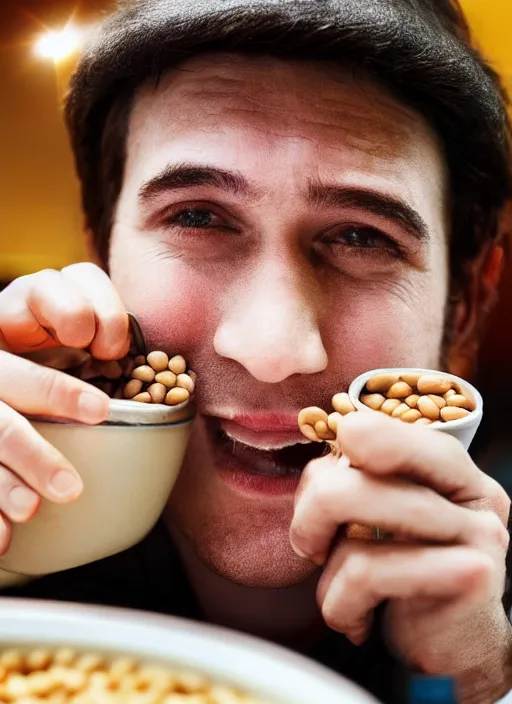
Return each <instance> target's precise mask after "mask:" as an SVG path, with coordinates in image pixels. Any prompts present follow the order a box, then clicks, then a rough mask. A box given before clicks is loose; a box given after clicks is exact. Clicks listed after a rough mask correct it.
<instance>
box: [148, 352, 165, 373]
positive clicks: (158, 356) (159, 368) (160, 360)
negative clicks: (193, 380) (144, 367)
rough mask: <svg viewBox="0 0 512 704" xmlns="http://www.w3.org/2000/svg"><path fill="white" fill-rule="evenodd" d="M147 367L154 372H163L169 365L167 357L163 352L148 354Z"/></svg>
mask: <svg viewBox="0 0 512 704" xmlns="http://www.w3.org/2000/svg"><path fill="white" fill-rule="evenodd" d="M147 361H148V364H149V366H150V367H151V368H152V369H154V370H155V372H163V371H164V370H165V369H167V365H168V364H169V357H168V356H167V355H166V354H165V352H158V351H155V352H150V353H149V354H148V357H147Z"/></svg>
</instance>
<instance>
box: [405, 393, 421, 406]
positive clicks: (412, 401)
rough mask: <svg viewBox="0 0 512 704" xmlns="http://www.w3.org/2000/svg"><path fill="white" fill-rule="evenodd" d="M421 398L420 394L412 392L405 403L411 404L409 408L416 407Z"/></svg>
mask: <svg viewBox="0 0 512 704" xmlns="http://www.w3.org/2000/svg"><path fill="white" fill-rule="evenodd" d="M419 398H420V397H419V394H411V395H410V396H407V398H406V399H405V403H406V404H407V405H408V406H409V408H416V406H417V405H418V399H419Z"/></svg>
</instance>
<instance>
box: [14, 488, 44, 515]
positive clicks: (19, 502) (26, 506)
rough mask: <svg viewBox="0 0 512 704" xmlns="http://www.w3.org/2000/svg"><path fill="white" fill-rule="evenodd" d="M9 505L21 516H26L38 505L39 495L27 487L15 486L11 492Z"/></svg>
mask: <svg viewBox="0 0 512 704" xmlns="http://www.w3.org/2000/svg"><path fill="white" fill-rule="evenodd" d="M9 503H10V504H11V506H12V507H13V508H14V509H16V511H19V513H20V515H26V514H27V512H28V511H30V510H31V509H33V508H34V506H35V504H36V503H37V494H36V493H35V492H34V491H31V490H30V489H28V488H27V487H26V486H15V487H14V488H12V489H11V491H10V492H9Z"/></svg>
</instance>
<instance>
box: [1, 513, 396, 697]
mask: <svg viewBox="0 0 512 704" xmlns="http://www.w3.org/2000/svg"><path fill="white" fill-rule="evenodd" d="M2 595H3V596H17V597H26V598H33V599H52V600H59V601H73V602H81V603H88V604H103V605H108V606H120V607H125V608H131V609H140V610H142V611H153V612H158V613H162V614H170V615H173V616H180V617H183V618H190V619H194V620H197V621H200V620H201V613H200V610H199V607H198V605H197V603H196V601H195V598H194V595H193V592H192V589H191V588H190V586H189V585H188V583H187V579H186V576H185V572H184V569H183V567H182V565H181V563H180V560H179V558H178V555H177V553H176V551H175V549H174V547H173V545H172V543H171V541H170V538H169V537H168V534H167V531H166V529H165V528H164V527H163V526H162V525H161V524H159V525H157V526H156V528H154V529H153V531H152V532H151V533H150V535H149V536H148V537H147V538H146V539H145V540H143V541H142V542H141V543H139V544H138V545H136V546H135V547H133V548H131V549H130V550H127V551H125V552H123V553H120V554H119V555H114V556H112V557H109V558H106V559H104V560H100V561H98V562H95V563H92V564H89V565H84V566H83V567H77V568H75V569H72V570H68V571H66V572H60V573H58V574H54V575H49V576H47V577H42V578H40V579H37V580H35V581H33V582H30V583H28V584H26V585H24V586H21V587H14V588H8V589H4V590H3V591H2ZM379 620H380V619H377V624H378V622H379ZM379 631H380V629H379V627H378V625H377V627H376V628H375V629H374V633H373V634H372V637H371V638H370V639H369V641H368V642H367V643H366V644H365V645H364V646H362V647H359V648H356V647H354V646H353V645H352V644H351V643H350V642H349V641H348V640H347V639H346V638H345V637H344V636H342V635H340V634H338V633H335V632H334V631H329V632H328V634H327V636H326V638H325V639H324V640H323V642H322V643H320V644H319V645H318V646H317V647H316V648H315V649H314V650H313V651H312V652H310V653H309V656H310V657H311V658H313V659H314V660H316V661H317V662H320V663H322V664H324V665H326V666H327V667H329V668H332V669H333V670H336V671H337V672H339V673H341V674H342V675H344V676H345V677H347V678H349V679H351V680H353V681H355V682H357V683H358V684H360V685H361V686H362V687H363V688H364V689H367V690H368V691H370V692H371V693H372V694H373V695H374V696H376V697H377V698H378V699H379V700H380V701H382V702H383V704H397V702H399V701H400V697H399V696H398V692H397V689H396V683H395V682H394V681H393V680H394V678H395V677H396V674H397V667H396V664H395V663H394V662H393V660H392V658H391V656H390V654H389V653H388V651H387V650H386V648H385V646H384V644H383V642H382V639H381V637H380V634H379Z"/></svg>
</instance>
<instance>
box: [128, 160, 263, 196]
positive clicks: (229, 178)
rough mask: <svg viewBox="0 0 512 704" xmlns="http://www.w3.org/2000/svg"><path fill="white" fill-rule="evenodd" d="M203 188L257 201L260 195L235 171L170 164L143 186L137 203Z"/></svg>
mask: <svg viewBox="0 0 512 704" xmlns="http://www.w3.org/2000/svg"><path fill="white" fill-rule="evenodd" d="M197 186H203V187H204V186H206V187H209V188H218V189H220V190H223V191H228V192H229V193H232V194H233V195H235V196H245V197H249V198H256V197H257V196H258V195H259V193H260V191H259V190H258V189H256V188H255V187H254V186H251V185H250V184H249V182H248V181H247V179H246V178H245V176H243V175H242V174H241V173H240V172H238V171H226V170H224V169H218V168H215V167H211V166H201V165H198V164H170V165H169V166H167V167H166V168H165V169H164V170H163V171H162V172H160V173H159V174H157V175H156V176H154V177H153V178H151V179H149V180H148V181H146V182H145V183H143V184H142V186H141V188H140V189H139V194H138V198H139V201H140V202H151V201H152V200H154V199H155V198H157V197H158V196H159V195H160V194H162V193H165V192H166V191H176V190H179V189H181V188H193V187H197Z"/></svg>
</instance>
